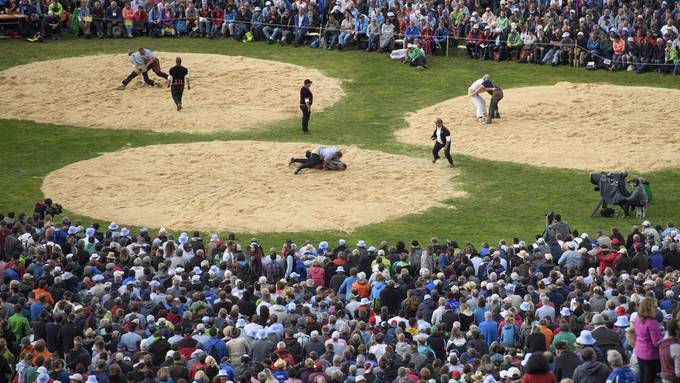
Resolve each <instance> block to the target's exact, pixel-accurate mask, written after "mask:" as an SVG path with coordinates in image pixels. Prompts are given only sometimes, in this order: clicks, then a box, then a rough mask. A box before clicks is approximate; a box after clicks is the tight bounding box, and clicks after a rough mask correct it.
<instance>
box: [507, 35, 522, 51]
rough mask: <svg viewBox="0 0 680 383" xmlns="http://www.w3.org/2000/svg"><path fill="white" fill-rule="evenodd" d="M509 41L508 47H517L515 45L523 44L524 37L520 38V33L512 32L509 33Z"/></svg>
mask: <svg viewBox="0 0 680 383" xmlns="http://www.w3.org/2000/svg"><path fill="white" fill-rule="evenodd" d="M507 43H508V47H510V48H515V47H518V46H520V45H522V39H521V38H520V36H519V33H517V32H515V33H510V34H509V35H508V41H507Z"/></svg>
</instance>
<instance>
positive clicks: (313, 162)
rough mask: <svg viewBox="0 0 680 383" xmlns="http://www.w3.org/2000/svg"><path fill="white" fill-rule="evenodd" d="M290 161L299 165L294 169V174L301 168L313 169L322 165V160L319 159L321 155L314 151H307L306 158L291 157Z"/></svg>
mask: <svg viewBox="0 0 680 383" xmlns="http://www.w3.org/2000/svg"><path fill="white" fill-rule="evenodd" d="M290 162H291V163H294V162H297V163H300V164H302V165H300V166H299V167H298V168H297V169H296V170H295V174H298V173H299V172H300V170H302V169H315V168H319V167H321V166H323V161H321V156H320V155H318V154H316V153H309V156H308V157H307V158H291V159H290Z"/></svg>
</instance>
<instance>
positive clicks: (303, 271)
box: [295, 258, 307, 281]
mask: <svg viewBox="0 0 680 383" xmlns="http://www.w3.org/2000/svg"><path fill="white" fill-rule="evenodd" d="M295 272H296V273H298V274H300V280H301V281H304V280H305V279H307V266H305V263H304V262H302V259H300V258H295Z"/></svg>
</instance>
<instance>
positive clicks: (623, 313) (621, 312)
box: [616, 306, 626, 316]
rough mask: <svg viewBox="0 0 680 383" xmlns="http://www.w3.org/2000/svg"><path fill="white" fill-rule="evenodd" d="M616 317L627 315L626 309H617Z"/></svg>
mask: <svg viewBox="0 0 680 383" xmlns="http://www.w3.org/2000/svg"><path fill="white" fill-rule="evenodd" d="M616 315H618V316H621V315H626V309H625V307H623V306H619V307H617V308H616Z"/></svg>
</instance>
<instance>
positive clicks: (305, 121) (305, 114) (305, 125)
mask: <svg viewBox="0 0 680 383" xmlns="http://www.w3.org/2000/svg"><path fill="white" fill-rule="evenodd" d="M300 110H301V111H302V131H303V132H309V117H311V116H312V112H310V111H309V109H308V108H307V105H300Z"/></svg>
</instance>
